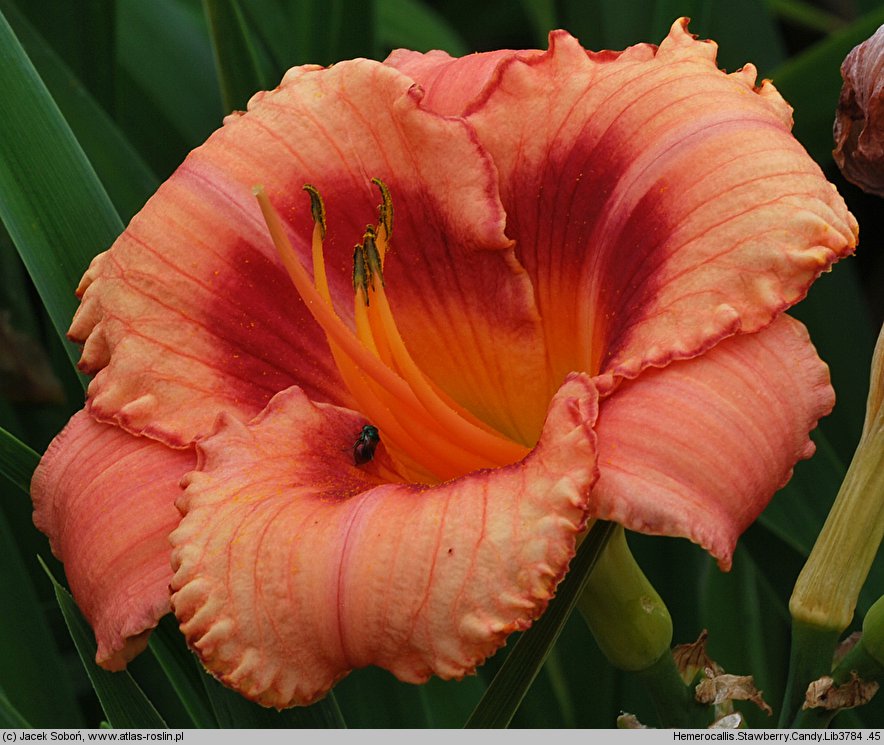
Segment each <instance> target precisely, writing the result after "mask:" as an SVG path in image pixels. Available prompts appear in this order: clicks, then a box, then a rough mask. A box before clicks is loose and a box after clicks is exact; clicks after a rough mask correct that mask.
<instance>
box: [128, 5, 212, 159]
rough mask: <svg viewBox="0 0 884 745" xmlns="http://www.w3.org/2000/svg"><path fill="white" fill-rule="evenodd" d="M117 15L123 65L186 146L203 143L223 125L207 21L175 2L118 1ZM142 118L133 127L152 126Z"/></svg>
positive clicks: (131, 78)
mask: <svg viewBox="0 0 884 745" xmlns="http://www.w3.org/2000/svg"><path fill="white" fill-rule="evenodd" d="M117 13H118V16H119V21H118V27H117V28H118V40H117V56H118V60H119V63H120V65H121V67H122V68H123V70H124V71H125V73H126V74H127V75H128V76H129V78H130V80H131V81H132V82H133V83H134V84H135V85H137V87H138V89H139V91H140V95H144V96H146V97H147V99H148V103H150V104H151V105H152V106H153V107H154V108H155V109H156V110H157V111H159V112H160V113H161V114H162V115H163V117H164V118H165V119H166V120H167V121H168V122H170V123H171V124H172V126H173V127H174V128H175V130H176V131H177V133H178V134H179V135H180V136H181V137H182V138H183V141H184V143H186V145H187V146H188V147H195V146H196V145H198V144H200V143H201V142H202V141H203V140H205V139H206V137H207V136H208V135H209V133H210V132H212V131H213V130H214V129H216V128H217V127H218V126H220V125H221V118H222V112H223V108H222V105H221V98H220V95H219V92H218V89H217V88H216V87H215V86H214V85H211V84H210V83H209V81H212V80H214V79H215V71H214V62H213V60H212V45H211V42H210V41H209V34H208V30H207V29H206V26H205V20H204V18H203V17H202V15H201V14H200V13H199V12H193V10H192V9H189V8H188V7H187V6H186V5H185V4H183V3H179V2H175V0H150V2H142V0H119V3H118V5H117ZM125 85H126V84H125V82H124V83H123V84H122V85H121V86H120V87H121V89H122V88H124V87H125ZM126 93H127V91H124V90H121V91H120V94H121V95H125V94H126ZM126 101H127V102H128V99H126ZM138 119H139V121H137V122H135V123H134V125H135V126H137V127H141V128H142V129H144V128H145V127H147V128H151V127H153V122H145V121H142V120H141V119H142V117H141V116H139V117H138Z"/></svg>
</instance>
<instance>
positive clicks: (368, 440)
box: [353, 424, 381, 466]
mask: <svg viewBox="0 0 884 745" xmlns="http://www.w3.org/2000/svg"><path fill="white" fill-rule="evenodd" d="M380 441H381V433H380V432H378V428H377V427H375V426H374V425H372V424H366V425H364V426H363V427H362V432H360V433H359V437H358V438H357V439H356V442H354V443H353V462H354V463H355V464H356V465H357V466H361V465H363V464H365V463H368V462H369V461H370V460H371V459H372V458H374V451H375V450H376V449H377V446H378V443H379V442H380Z"/></svg>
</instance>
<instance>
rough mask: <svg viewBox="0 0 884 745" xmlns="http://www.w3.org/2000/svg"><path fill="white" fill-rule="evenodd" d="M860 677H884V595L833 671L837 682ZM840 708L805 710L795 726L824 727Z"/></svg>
mask: <svg viewBox="0 0 884 745" xmlns="http://www.w3.org/2000/svg"><path fill="white" fill-rule="evenodd" d="M854 674H855V675H856V676H857V677H858V678H859V679H860V680H864V681H872V680H877V681H879V682H880V681H881V680H882V679H884V596H882V597H880V598H878V600H877V601H876V602H875V603H874V604H873V605H872V607H871V608H870V609H869V612H868V613H866V617H865V619H863V635H862V637H861V638H860V640H859V641H858V642H857V643H856V644H855V645H854V647H853V649H851V650H850V651H849V652H848V653H847V654H846V655H844V658H843V659H842V660H841V661H840V662H839V663H838V664H837V665H836V666H835V669H834V670H832V673H831V675H832V680H833V681H834V683H835V685H838V686H840V685H844V684H845V683H847V682H849V681H850V680H851V679H852V678H853V675H854ZM839 711H840V709H824V708H822V707H814V708H813V709H802V710H801V711H799V712H798V714H797V715H796V716H795V720H794V722H793V725H792V726H793V727H801V728H804V729H808V728H819V729H821V728H824V727H828V726H829V723H830V722H831V721H832V718H833V717H834V716H835V715H836V714H837V713H838V712H839Z"/></svg>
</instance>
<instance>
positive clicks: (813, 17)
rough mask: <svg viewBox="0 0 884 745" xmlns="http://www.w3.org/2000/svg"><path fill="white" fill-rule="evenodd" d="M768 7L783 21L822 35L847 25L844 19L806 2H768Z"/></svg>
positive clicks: (795, 0)
mask: <svg viewBox="0 0 884 745" xmlns="http://www.w3.org/2000/svg"><path fill="white" fill-rule="evenodd" d="M767 5H768V7H769V8H770V9H771V11H773V12H774V13H775V14H776V15H778V16H779V17H780V18H782V19H783V20H787V21H790V22H792V23H795V24H797V25H799V26H803V27H804V28H807V29H810V30H812V31H817V32H819V33H822V34H831V33H832V32H834V31H838V30H839V29H840V28H842V27H844V26H845V25H847V21H845V20H844V19H843V18H840V17H839V16H836V15H835V14H834V13H830V12H829V11H827V10H823V9H822V8H818V7H816V6H815V5H811V4H810V3H809V2H805V0H767Z"/></svg>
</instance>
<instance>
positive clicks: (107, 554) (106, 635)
mask: <svg viewBox="0 0 884 745" xmlns="http://www.w3.org/2000/svg"><path fill="white" fill-rule="evenodd" d="M195 460H196V458H195V454H194V452H193V450H192V449H188V450H172V449H171V448H168V447H166V446H164V445H161V444H159V443H157V442H153V441H152V440H148V439H146V438H141V437H133V436H132V435H129V434H127V433H126V432H123V431H122V430H121V429H119V428H117V427H112V426H109V425H107V424H99V423H98V422H96V421H95V420H93V419H92V418H91V417H90V416H89V415H88V414H87V413H86V412H85V411H81V412H80V413H78V414H76V415H75V416H74V417H73V418H72V419H71V421H70V422H69V423H68V425H67V427H65V429H64V430H62V432H61V434H59V435H58V437H56V438H55V439H54V440H53V441H52V443H51V444H50V445H49V449H48V450H47V451H46V454H45V455H44V456H43V459H42V460H41V461H40V465H39V466H38V467H37V470H36V471H35V472H34V478H33V480H32V482H31V496H32V497H33V500H34V523H35V524H36V526H37V527H38V528H39V529H40V530H42V531H43V532H44V533H46V535H48V536H49V541H50V544H51V546H52V552H53V553H54V554H55V555H56V556H57V557H58V558H59V559H60V560H61V561H63V562H64V567H65V574H66V575H67V579H68V583H69V585H70V588H71V592H72V594H73V596H74V599H75V600H76V601H77V605H79V606H80V610H82V611H83V615H85V616H86V619H87V620H88V621H89V623H90V624H91V625H92V628H93V630H94V631H95V638H96V641H97V642H98V651H97V652H96V656H95V660H96V662H97V663H98V664H99V665H101V666H102V667H105V668H107V669H108V670H121V669H122V668H124V667H125V666H126V663H127V662H128V661H129V660H131V659H132V658H133V657H135V655H137V654H138V653H139V652H141V650H143V649H144V647H145V645H146V644H147V637H148V635H149V633H150V630H151V629H153V628H154V627H155V626H156V625H157V623H158V622H159V620H160V618H162V616H164V615H165V614H166V613H168V612H169V580H170V579H171V577H172V569H171V566H170V564H169V552H170V548H169V533H170V532H171V531H172V529H173V528H174V527H175V526H176V525H177V524H178V521H179V520H180V518H181V516H180V514H179V513H178V510H176V509H175V499H176V498H177V497H178V496H179V495H180V494H181V488H180V487H179V481H180V480H181V477H182V476H183V475H184V474H185V473H186V472H187V471H189V470H191V469H192V468H193V466H194V463H195Z"/></svg>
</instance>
